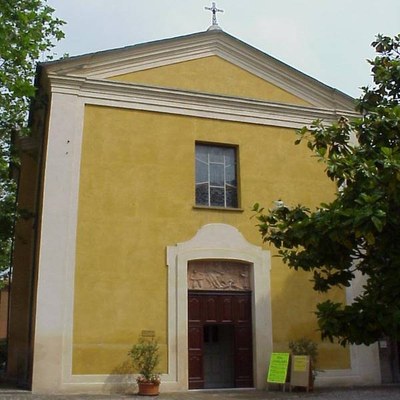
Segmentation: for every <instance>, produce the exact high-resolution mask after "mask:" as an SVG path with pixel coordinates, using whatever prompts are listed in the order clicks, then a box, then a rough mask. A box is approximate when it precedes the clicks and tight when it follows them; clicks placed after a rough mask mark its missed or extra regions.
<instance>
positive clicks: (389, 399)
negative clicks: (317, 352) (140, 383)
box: [0, 385, 400, 400]
mask: <svg viewBox="0 0 400 400" xmlns="http://www.w3.org/2000/svg"><path fill="white" fill-rule="evenodd" d="M2 399H12V400H53V399H54V400H119V399H121V400H122V399H131V400H139V399H140V400H144V399H145V397H143V396H137V395H117V394H112V395H105V394H104V395H45V396H44V395H37V394H32V393H30V392H25V391H21V390H14V389H0V400H2ZM153 399H157V400H297V399H300V400H400V385H387V386H379V387H363V388H337V389H335V388H329V389H316V390H315V391H314V392H312V393H311V392H310V393H306V392H292V393H289V392H280V391H268V392H267V391H260V390H220V391H216V390H210V391H190V392H186V393H161V394H160V395H159V396H158V397H153Z"/></svg>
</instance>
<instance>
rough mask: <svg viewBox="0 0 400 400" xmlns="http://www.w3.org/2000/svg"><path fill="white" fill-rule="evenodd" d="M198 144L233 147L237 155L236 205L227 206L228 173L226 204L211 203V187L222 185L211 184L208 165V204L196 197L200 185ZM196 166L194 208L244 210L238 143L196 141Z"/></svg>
mask: <svg viewBox="0 0 400 400" xmlns="http://www.w3.org/2000/svg"><path fill="white" fill-rule="evenodd" d="M197 146H208V147H214V148H227V149H232V150H233V151H234V156H235V166H234V170H235V181H236V187H235V189H236V207H232V206H227V205H226V200H227V196H226V186H227V181H226V179H225V178H226V175H225V173H224V186H223V188H224V205H223V206H218V205H211V200H210V187H222V186H215V185H211V178H210V171H209V167H208V180H207V182H205V183H206V184H207V185H208V195H209V200H208V205H206V204H198V203H197V199H196V189H197V186H198V184H199V183H198V182H197V165H196V164H197V161H198V153H197ZM199 161H200V160H199ZM194 164H195V165H194V166H195V171H194V186H195V187H194V192H195V193H194V196H195V199H194V203H195V205H194V208H198V209H216V210H230V211H243V210H242V209H241V208H240V179H239V146H238V145H237V144H229V143H219V142H208V141H195V146H194Z"/></svg>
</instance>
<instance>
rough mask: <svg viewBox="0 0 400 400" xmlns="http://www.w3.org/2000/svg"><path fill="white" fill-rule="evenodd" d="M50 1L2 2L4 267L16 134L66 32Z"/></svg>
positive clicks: (23, 129) (0, 227)
mask: <svg viewBox="0 0 400 400" xmlns="http://www.w3.org/2000/svg"><path fill="white" fill-rule="evenodd" d="M53 12H54V9H52V8H51V7H49V6H48V5H47V4H46V0H0V270H4V269H5V268H7V267H9V265H10V251H11V243H12V236H13V226H14V220H15V216H16V201H15V198H16V184H15V182H14V181H13V179H12V177H11V173H10V170H11V169H10V166H11V164H12V163H17V162H18V160H17V157H16V154H15V152H14V149H13V139H14V137H15V135H17V134H18V135H28V134H29V129H28V122H27V121H28V110H29V103H30V99H31V97H32V96H34V94H35V88H34V83H33V79H34V75H35V71H36V65H37V62H38V60H39V58H40V57H41V56H42V55H43V54H45V52H48V51H49V50H50V49H51V48H52V47H53V42H54V41H55V40H59V39H61V38H62V37H63V36H64V35H63V33H62V31H61V29H60V27H61V26H62V24H63V21H61V20H59V19H57V18H54V17H53Z"/></svg>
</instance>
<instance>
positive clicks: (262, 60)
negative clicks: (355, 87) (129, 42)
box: [46, 31, 354, 111]
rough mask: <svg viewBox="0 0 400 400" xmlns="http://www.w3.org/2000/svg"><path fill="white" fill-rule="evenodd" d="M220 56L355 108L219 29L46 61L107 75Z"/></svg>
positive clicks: (317, 102) (71, 72)
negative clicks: (62, 59)
mask: <svg viewBox="0 0 400 400" xmlns="http://www.w3.org/2000/svg"><path fill="white" fill-rule="evenodd" d="M213 55H214V56H218V57H221V58H223V59H224V60H226V61H228V62H230V63H232V64H234V65H236V66H238V67H240V68H242V69H244V70H246V71H248V72H249V73H251V74H253V75H256V76H258V77H260V78H261V79H264V80H266V81H268V82H270V83H272V84H274V85H276V86H278V87H280V88H282V89H283V90H286V91H287V92H289V93H291V94H293V95H295V96H297V97H299V98H301V99H303V100H305V101H307V102H308V103H310V104H312V105H313V106H316V107H322V108H332V109H346V110H348V111H351V110H353V109H354V100H353V99H352V98H351V97H350V96H347V95H345V94H344V93H341V92H340V91H338V90H336V89H333V88H331V87H329V86H327V85H324V84H322V83H321V82H319V81H317V80H316V79H314V78H311V77H309V76H308V75H306V74H304V73H302V72H300V71H298V70H296V69H294V68H292V67H290V66H288V65H287V64H285V63H283V62H281V61H279V60H277V59H275V58H273V57H271V56H269V55H268V54H265V53H263V52H261V51H260V50H257V49H256V48H254V47H252V46H250V45H248V44H246V43H244V42H242V41H240V40H238V39H236V38H235V37H233V36H230V35H229V34H227V33H225V32H223V31H211V32H201V33H198V34H193V35H189V36H183V37H178V38H172V39H166V40H161V41H157V42H151V43H145V44H141V45H136V46H130V47H126V48H122V49H116V50H109V51H105V52H99V53H94V54H90V55H86V56H80V57H73V58H71V59H66V60H64V61H59V62H55V63H49V64H47V65H46V69H47V70H48V71H49V73H56V74H58V75H67V76H77V77H88V78H93V79H107V78H110V77H113V76H117V75H122V74H126V73H130V72H136V71H142V70H146V69H150V68H156V67H162V66H166V65H170V64H174V63H180V62H185V61H189V60H195V59H198V58H203V57H208V56H213Z"/></svg>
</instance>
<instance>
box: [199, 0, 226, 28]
mask: <svg viewBox="0 0 400 400" xmlns="http://www.w3.org/2000/svg"><path fill="white" fill-rule="evenodd" d="M204 8H205V9H206V10H209V11H211V12H212V14H213V16H212V26H218V22H217V12H224V10H220V9H219V8H217V6H216V4H215V2H214V1H213V2H212V6H211V7H204Z"/></svg>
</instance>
